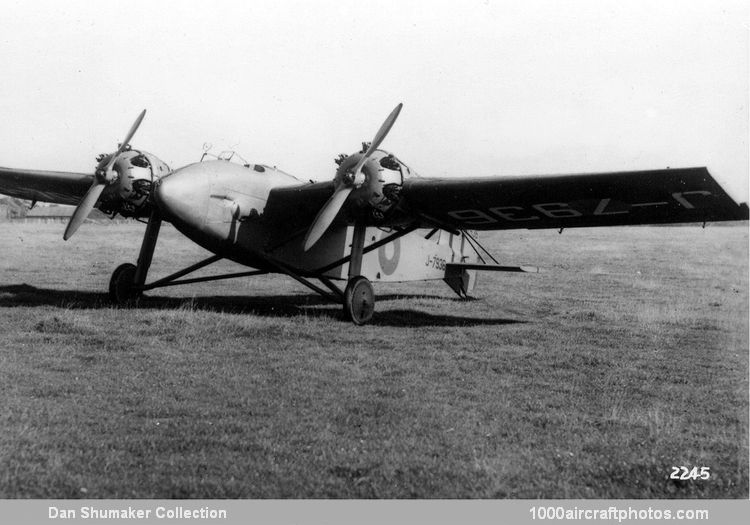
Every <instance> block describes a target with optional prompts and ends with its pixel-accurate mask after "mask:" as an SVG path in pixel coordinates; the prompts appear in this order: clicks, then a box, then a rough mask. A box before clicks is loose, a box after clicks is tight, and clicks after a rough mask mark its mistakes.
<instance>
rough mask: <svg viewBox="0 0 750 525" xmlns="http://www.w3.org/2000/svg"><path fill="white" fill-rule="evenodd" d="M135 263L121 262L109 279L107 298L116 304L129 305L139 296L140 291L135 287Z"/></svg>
mask: <svg viewBox="0 0 750 525" xmlns="http://www.w3.org/2000/svg"><path fill="white" fill-rule="evenodd" d="M134 283H135V265H134V264H130V263H125V264H121V265H120V266H118V267H117V268H116V269H115V271H114V272H112V278H111V279H110V280H109V298H110V300H111V301H112V302H113V303H115V304H118V305H130V304H133V302H134V301H135V300H136V299H138V298H139V297H140V296H141V293H142V292H141V291H140V290H136V289H135V284H134Z"/></svg>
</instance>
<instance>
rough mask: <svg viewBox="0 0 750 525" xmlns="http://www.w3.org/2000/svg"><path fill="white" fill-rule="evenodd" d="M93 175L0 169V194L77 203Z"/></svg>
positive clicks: (19, 197) (58, 202)
mask: <svg viewBox="0 0 750 525" xmlns="http://www.w3.org/2000/svg"><path fill="white" fill-rule="evenodd" d="M92 180H93V175H91V174H85V173H71V172H64V171H41V170H18V169H10V168H0V193H2V194H4V195H9V196H11V197H16V198H18V199H27V200H34V201H40V202H54V203H57V204H73V205H75V204H78V203H79V202H80V200H81V198H82V197H83V196H84V194H85V193H86V191H87V190H88V189H89V187H90V186H91V181H92Z"/></svg>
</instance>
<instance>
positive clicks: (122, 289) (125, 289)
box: [109, 209, 161, 305]
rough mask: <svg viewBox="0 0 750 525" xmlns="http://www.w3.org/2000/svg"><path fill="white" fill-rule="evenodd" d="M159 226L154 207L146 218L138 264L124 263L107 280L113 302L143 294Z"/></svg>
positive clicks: (124, 300)
mask: <svg viewBox="0 0 750 525" xmlns="http://www.w3.org/2000/svg"><path fill="white" fill-rule="evenodd" d="M159 228H161V215H159V211H158V210H156V209H154V211H152V212H151V216H150V217H149V219H148V225H147V226H146V233H145V234H144V236H143V242H142V243H141V252H140V254H138V266H136V265H134V264H130V263H125V264H121V265H120V266H118V267H117V268H116V269H115V271H114V272H112V278H111V279H110V280H109V298H110V299H111V300H112V302H114V303H115V304H119V305H124V304H130V303H132V302H133V301H135V300H136V299H138V298H139V297H140V296H141V295H143V285H144V284H145V282H146V275H147V274H148V269H149V267H150V266H151V259H152V258H153V256H154V248H156V239H157V238H158V237H159Z"/></svg>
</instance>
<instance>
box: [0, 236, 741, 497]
mask: <svg viewBox="0 0 750 525" xmlns="http://www.w3.org/2000/svg"><path fill="white" fill-rule="evenodd" d="M62 230H63V225H60V224H57V225H43V226H32V225H9V224H7V223H3V224H1V225H0V246H2V252H0V400H1V402H0V497H4V498H18V497H43V498H75V497H92V498H120V497H140V498H150V497H159V498H163V497H180V498H182V497H184V498H224V497H230V498H289V497H295V498H413V497H420V498H516V497H518V498H536V497H544V498H623V497H624V498H641V497H644V498H646V497H647V498H654V497H656V498H661V497H667V498H669V497H688V498H690V497H713V498H746V497H747V496H748V257H747V254H748V234H747V228H746V226H734V227H731V226H727V227H722V226H712V225H709V226H708V227H707V228H706V229H700V227H689V228H687V227H661V228H615V229H600V230H596V229H588V230H566V231H565V232H564V233H563V234H562V235H558V234H557V232H551V231H540V232H527V231H520V232H510V233H502V234H486V235H484V236H483V237H482V238H483V239H484V240H485V241H486V244H487V246H488V247H489V248H491V249H492V251H494V252H495V253H496V254H497V255H499V258H500V259H501V262H502V263H507V264H534V265H538V266H541V267H542V268H543V270H544V271H543V272H542V273H540V274H526V275H519V274H485V275H481V276H480V285H479V288H478V290H477V291H476V293H475V295H476V297H477V298H476V299H475V300H473V301H458V300H456V299H454V297H453V295H452V292H451V291H450V289H449V288H448V287H447V286H446V285H444V284H443V283H440V282H434V283H412V284H399V285H379V286H378V287H377V289H376V291H377V292H378V293H379V303H378V305H377V312H376V318H375V322H374V323H373V324H371V325H369V326H365V327H358V328H357V327H353V326H351V325H350V324H348V323H346V322H344V321H343V320H342V319H341V314H340V307H338V306H330V305H328V304H325V303H323V302H321V301H320V300H318V298H317V297H315V296H313V295H310V294H309V293H308V292H307V290H305V289H303V288H301V287H300V286H299V285H297V284H296V283H294V282H293V281H291V280H290V279H288V278H286V277H280V276H279V277H270V278H268V277H265V278H264V277H260V278H251V279H246V280H237V281H226V282H218V283H204V284H199V285H192V286H187V287H176V288H166V289H161V290H157V291H154V292H151V294H150V298H148V299H147V300H144V301H143V303H142V305H141V307H140V308H138V309H117V308H112V307H110V306H109V305H108V304H107V302H106V297H105V295H104V291H105V290H106V288H107V283H108V280H109V276H110V274H111V272H112V270H113V269H114V268H115V267H116V266H117V265H118V264H120V263H121V262H126V261H134V260H135V258H136V255H137V250H138V246H139V244H140V237H141V235H142V230H143V226H142V225H137V224H131V225H122V224H121V225H112V226H93V225H84V226H83V228H82V229H81V231H80V232H79V233H78V234H77V235H76V237H74V238H73V239H72V240H71V241H69V242H63V241H62V239H61V236H62ZM203 256H204V253H203V252H202V251H201V250H200V249H199V248H197V247H195V246H193V245H191V243H190V242H189V241H187V240H185V239H182V238H181V237H180V235H179V234H178V233H177V232H175V231H174V230H173V229H172V228H171V227H168V226H167V227H165V228H164V229H163V233H162V237H161V239H160V244H159V246H158V247H157V252H156V256H155V261H154V266H153V268H152V276H154V277H158V276H162V275H165V274H167V273H170V272H171V271H173V270H174V269H176V268H177V267H178V266H181V265H182V266H184V265H187V264H190V263H192V262H194V261H196V260H198V259H199V258H202V257H203ZM227 268H230V266H229V265H227ZM209 270H210V269H209ZM217 270H218V269H217ZM681 465H684V466H687V467H693V466H698V467H702V466H706V467H709V468H710V469H711V478H710V480H708V481H679V480H670V479H669V475H670V473H671V471H672V468H671V467H672V466H681Z"/></svg>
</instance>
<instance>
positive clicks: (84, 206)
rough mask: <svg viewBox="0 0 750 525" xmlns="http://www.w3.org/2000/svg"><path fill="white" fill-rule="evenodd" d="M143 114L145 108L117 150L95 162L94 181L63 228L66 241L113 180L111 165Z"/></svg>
mask: <svg viewBox="0 0 750 525" xmlns="http://www.w3.org/2000/svg"><path fill="white" fill-rule="evenodd" d="M145 116H146V110H145V109H144V110H143V111H141V114H140V115H138V118H137V119H135V122H133V125H132V126H130V131H128V134H127V135H125V140H123V141H122V143H121V144H120V147H119V148H117V151H116V152H115V153H113V154H112V155H110V156H109V157H104V158H102V160H100V161H99V164H97V166H96V171H95V172H94V182H93V184H92V185H91V187H90V188H89V191H87V192H86V195H84V196H83V199H81V202H80V203H78V207H77V208H76V209H75V211H74V212H73V215H72V216H71V217H70V221H68V226H67V228H65V233H64V234H63V239H64V240H66V241H67V240H68V239H70V238H71V237H72V236H73V234H74V233H75V232H76V231H77V230H78V228H79V227H80V226H81V224H83V221H85V220H86V217H88V216H89V213H91V210H93V209H94V206H95V205H96V203H97V202H98V201H99V197H100V196H101V194H102V192H103V191H104V188H106V187H107V185H109V184H111V183H112V182H114V180H115V174H114V172H113V170H112V166H114V164H115V161H116V160H117V157H118V156H119V155H120V153H122V152H123V151H125V150H126V149H127V147H128V144H129V143H130V140H131V139H132V138H133V135H135V132H136V131H137V130H138V126H140V125H141V121H142V120H143V117H145Z"/></svg>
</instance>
